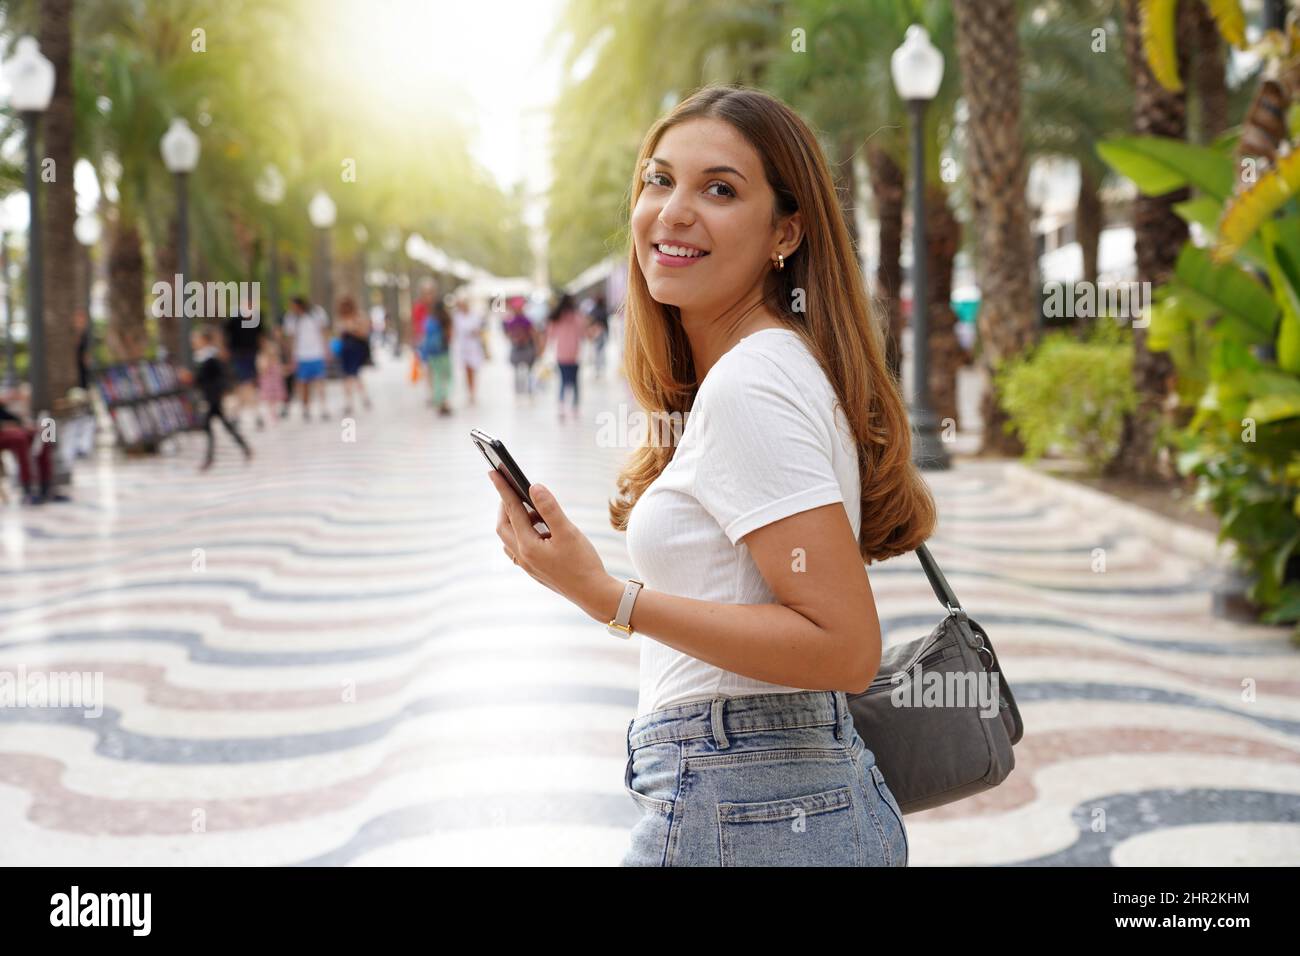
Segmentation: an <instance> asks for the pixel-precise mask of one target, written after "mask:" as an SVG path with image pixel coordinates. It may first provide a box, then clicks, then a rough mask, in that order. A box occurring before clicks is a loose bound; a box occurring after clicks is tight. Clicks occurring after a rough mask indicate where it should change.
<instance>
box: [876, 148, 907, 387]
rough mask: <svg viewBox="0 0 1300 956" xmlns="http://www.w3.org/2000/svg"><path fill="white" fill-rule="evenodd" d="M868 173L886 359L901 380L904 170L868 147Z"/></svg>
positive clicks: (884, 152) (882, 153)
mask: <svg viewBox="0 0 1300 956" xmlns="http://www.w3.org/2000/svg"><path fill="white" fill-rule="evenodd" d="M867 168H868V169H869V170H870V171H871V194H872V196H874V197H875V203H876V219H877V220H878V221H879V222H880V243H879V244H880V260H879V262H877V264H876V297H877V299H878V300H879V302H880V305H881V308H882V310H883V312H884V315H882V316H881V322H882V324H883V325H884V327H885V344H886V357H887V360H888V362H889V368H890V371H892V372H893V373H894V378H895V379H900V380H901V369H902V348H901V346H900V344H899V343H900V342H901V341H902V334H903V315H902V309H901V308H900V307H899V303H898V291H899V288H900V287H901V286H902V284H903V267H902V264H901V263H900V261H899V257H900V255H901V254H902V251H903V189H904V183H903V170H902V169H901V168H900V167H899V165H898V163H897V162H896V161H895V160H894V157H893V156H892V155H890V153H889V152H888V150H885V149H882V148H880V147H879V146H870V147H868V148H867Z"/></svg>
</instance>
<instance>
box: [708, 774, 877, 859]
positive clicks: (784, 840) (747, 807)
mask: <svg viewBox="0 0 1300 956" xmlns="http://www.w3.org/2000/svg"><path fill="white" fill-rule="evenodd" d="M718 840H719V844H720V847H721V850H722V865H723V866H833V865H840V866H850V865H853V864H854V863H855V862H856V861H854V860H848V859H845V851H846V850H848V851H849V852H850V853H857V852H858V849H859V844H858V841H859V836H858V824H857V818H856V816H855V814H854V806H853V792H852V790H851V789H850V788H849V787H837V788H835V789H833V790H823V791H822V792H820V793H812V794H808V795H807V796H802V797H790V798H787V799H783V800H766V801H763V802H760V803H719V804H718Z"/></svg>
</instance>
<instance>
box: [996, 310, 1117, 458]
mask: <svg viewBox="0 0 1300 956" xmlns="http://www.w3.org/2000/svg"><path fill="white" fill-rule="evenodd" d="M1130 334H1131V333H1130V332H1129V331H1128V329H1127V328H1126V327H1123V326H1120V325H1118V324H1117V323H1115V322H1114V321H1112V320H1100V321H1098V322H1097V323H1096V325H1094V326H1093V330H1092V332H1091V333H1090V334H1089V336H1088V338H1086V339H1083V340H1080V339H1079V338H1077V337H1076V336H1075V335H1074V334H1073V333H1070V332H1053V333H1050V334H1048V335H1046V336H1044V337H1043V339H1042V341H1041V342H1039V344H1038V345H1037V346H1036V347H1035V348H1034V349H1032V350H1031V351H1030V352H1028V353H1026V354H1025V355H1021V356H1017V357H1015V358H1012V359H1009V360H1007V361H1006V362H1004V363H1003V364H1002V366H1001V367H1000V368H999V369H998V371H997V373H996V375H995V378H996V382H997V388H998V395H999V396H1000V399H1001V404H1002V407H1003V408H1004V409H1005V410H1006V412H1007V415H1008V416H1009V420H1008V422H1007V425H1006V429H1007V431H1008V432H1011V431H1014V432H1015V433H1016V434H1017V435H1018V436H1019V437H1020V440H1021V442H1023V443H1024V446H1025V457H1026V458H1027V459H1029V460H1030V461H1033V460H1035V459H1037V458H1041V457H1042V456H1043V455H1044V454H1046V453H1047V452H1048V451H1050V450H1059V451H1060V452H1062V453H1063V454H1065V455H1068V456H1070V457H1072V458H1078V459H1080V460H1082V461H1083V462H1085V463H1086V464H1087V466H1088V468H1089V469H1090V470H1091V471H1092V472H1093V473H1098V472H1100V471H1101V469H1102V467H1103V466H1104V465H1105V464H1106V463H1107V462H1108V461H1110V459H1111V458H1113V457H1114V455H1115V453H1116V451H1118V449H1119V442H1120V436H1121V432H1122V430H1123V427H1124V415H1125V414H1126V413H1127V412H1129V411H1132V410H1133V409H1134V408H1135V407H1136V406H1137V395H1136V392H1135V391H1134V389H1133V376H1132V368H1133V342H1132V339H1131V338H1130V337H1129V336H1130Z"/></svg>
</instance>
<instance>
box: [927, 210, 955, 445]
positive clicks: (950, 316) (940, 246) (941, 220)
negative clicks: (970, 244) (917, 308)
mask: <svg viewBox="0 0 1300 956" xmlns="http://www.w3.org/2000/svg"><path fill="white" fill-rule="evenodd" d="M925 236H926V279H927V283H928V286H929V289H928V295H927V298H928V301H929V308H928V311H929V339H930V376H929V378H930V402H931V407H932V408H933V409H934V413H935V416H936V418H937V419H938V421H939V429H940V433H941V434H942V433H943V432H944V431H945V430H947V423H946V422H945V419H950V420H951V421H952V423H953V426H954V427H955V426H956V424H957V422H958V418H957V372H958V370H959V369H960V368H961V366H962V359H963V355H964V353H963V352H962V347H961V343H960V342H959V341H958V340H957V314H956V313H955V312H953V310H952V267H953V260H955V259H956V258H957V252H958V250H960V248H961V223H959V222H958V221H957V217H956V216H954V215H953V212H952V209H951V207H949V205H948V193H947V191H946V190H944V189H943V188H941V187H939V186H934V185H931V186H928V187H927V188H926V194H925Z"/></svg>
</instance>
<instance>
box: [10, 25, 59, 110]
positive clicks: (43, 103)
mask: <svg viewBox="0 0 1300 956" xmlns="http://www.w3.org/2000/svg"><path fill="white" fill-rule="evenodd" d="M4 77H5V79H6V80H7V81H8V82H9V105H10V106H12V107H13V108H14V109H15V110H17V111H18V112H20V113H43V112H45V110H46V109H47V108H48V107H49V105H50V98H51V97H53V96H54V64H53V63H51V62H50V61H49V59H47V58H46V57H45V56H44V54H42V53H41V45H40V44H39V43H37V42H36V38H35V37H19V38H18V42H17V43H15V44H14V55H13V56H12V57H10V58H9V61H8V62H7V63H5V65H4Z"/></svg>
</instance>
